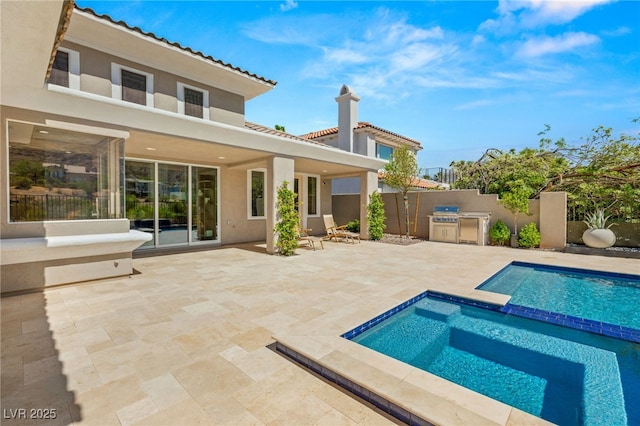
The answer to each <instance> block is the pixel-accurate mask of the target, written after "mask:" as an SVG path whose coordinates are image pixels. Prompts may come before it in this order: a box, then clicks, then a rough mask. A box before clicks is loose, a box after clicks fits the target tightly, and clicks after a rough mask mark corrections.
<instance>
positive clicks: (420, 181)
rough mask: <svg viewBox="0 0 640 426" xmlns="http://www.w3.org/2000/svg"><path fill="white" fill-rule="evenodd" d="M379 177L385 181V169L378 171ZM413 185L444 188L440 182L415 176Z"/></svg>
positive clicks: (416, 186) (426, 187)
mask: <svg viewBox="0 0 640 426" xmlns="http://www.w3.org/2000/svg"><path fill="white" fill-rule="evenodd" d="M378 179H380V180H381V181H383V182H384V170H381V171H379V172H378ZM411 185H412V186H413V187H415V188H425V189H444V188H443V187H442V185H440V184H439V183H438V182H435V181H432V180H429V179H423V178H419V177H414V178H413V181H412V182H411Z"/></svg>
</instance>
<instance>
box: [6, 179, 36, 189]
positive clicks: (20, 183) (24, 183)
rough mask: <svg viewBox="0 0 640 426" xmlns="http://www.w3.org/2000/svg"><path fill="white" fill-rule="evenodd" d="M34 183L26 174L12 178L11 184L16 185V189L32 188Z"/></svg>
mask: <svg viewBox="0 0 640 426" xmlns="http://www.w3.org/2000/svg"><path fill="white" fill-rule="evenodd" d="M12 177H13V176H12ZM32 183H33V182H32V181H31V179H29V178H28V177H25V176H16V177H14V178H13V179H11V185H14V186H15V187H16V189H31V184H32Z"/></svg>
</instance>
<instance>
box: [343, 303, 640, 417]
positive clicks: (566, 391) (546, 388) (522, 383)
mask: <svg viewBox="0 0 640 426" xmlns="http://www.w3.org/2000/svg"><path fill="white" fill-rule="evenodd" d="M415 300H418V301H415ZM413 301H414V302H413V303H411V304H409V305H406V304H403V305H401V306H400V307H398V308H399V312H395V311H396V310H398V308H396V309H394V310H393V311H392V313H391V314H390V315H387V314H386V313H385V314H383V315H382V316H380V317H378V318H380V319H383V320H382V321H381V322H379V323H378V324H377V325H372V326H370V323H371V322H368V323H367V325H366V326H361V327H359V328H356V329H354V330H352V331H350V332H349V333H345V335H343V337H346V338H350V339H351V340H353V341H355V342H357V343H359V344H361V345H363V346H366V347H369V348H371V349H373V350H376V351H378V352H381V353H384V354H386V355H388V356H391V357H393V358H396V359H398V360H400V361H403V362H405V363H408V364H410V365H413V366H415V367H418V368H421V369H423V370H425V371H428V372H430V373H432V374H435V375H438V376H440V377H443V378H445V379H447V380H450V381H452V382H455V383H458V384H460V385H462V386H464V387H466V388H469V389H472V390H474V391H476V392H479V393H482V394H484V395H487V396H489V397H491V398H494V399H497V400H499V401H502V402H504V403H506V404H509V405H511V406H514V407H517V408H519V409H521V410H523V411H527V412H529V413H531V414H534V415H536V416H539V417H542V418H544V419H546V420H549V421H552V422H554V423H557V424H561V425H565V424H566V425H574V424H584V425H601V424H607V425H616V424H620V425H623V424H640V406H638V404H633V405H635V406H633V405H632V402H635V401H638V400H640V344H637V343H632V342H626V341H622V340H617V339H613V338H610V337H606V336H599V335H595V334H591V333H585V332H583V331H578V330H571V329H567V328H565V327H560V326H557V325H553V324H548V323H542V322H538V321H532V320H529V319H526V318H521V317H515V316H511V315H505V314H503V313H500V312H499V311H497V309H498V308H499V307H497V306H496V307H493V309H494V310H488V309H481V308H476V307H472V306H467V305H464V304H458V303H451V302H444V301H442V300H437V299H432V298H431V297H428V294H427V292H425V293H423V294H422V295H420V296H419V297H416V298H414V299H413ZM368 327H370V328H368Z"/></svg>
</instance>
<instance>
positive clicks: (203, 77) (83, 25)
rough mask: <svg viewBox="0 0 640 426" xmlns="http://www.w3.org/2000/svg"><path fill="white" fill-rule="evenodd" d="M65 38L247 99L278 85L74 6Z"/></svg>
mask: <svg viewBox="0 0 640 426" xmlns="http://www.w3.org/2000/svg"><path fill="white" fill-rule="evenodd" d="M65 40H68V41H70V42H73V43H77V44H79V45H83V46H86V47H89V48H93V49H95V50H98V51H101V52H104V53H107V54H110V55H113V56H116V57H120V58H124V59H127V60H129V61H132V62H135V63H139V64H142V65H146V66H149V67H152V68H156V69H159V70H162V71H165V72H169V73H172V74H176V75H179V76H181V77H184V78H188V79H190V80H193V81H197V82H201V83H203V84H206V85H210V86H213V87H218V88H220V89H222V90H226V91H229V92H232V93H236V94H239V95H241V96H243V97H244V98H245V100H249V99H252V98H254V97H256V96H259V95H261V94H263V93H266V92H268V91H269V90H271V89H273V88H274V87H275V83H271V82H268V81H266V80H263V79H261V78H259V77H254V76H253V75H250V74H248V73H244V72H240V71H237V70H235V69H233V68H231V67H229V66H225V65H222V64H219V63H217V62H214V61H211V60H208V59H206V58H205V57H203V56H200V55H197V54H194V53H191V52H189V51H187V50H185V49H183V48H180V47H177V46H174V45H172V44H169V43H167V42H165V41H163V40H160V39H157V38H154V37H152V36H150V35H145V34H142V33H139V32H137V31H132V30H130V29H128V28H126V27H125V26H123V25H119V24H117V23H113V22H110V21H109V20H107V19H105V18H101V17H98V16H95V15H93V14H91V13H88V12H85V11H82V10H79V9H77V8H75V9H73V15H72V18H71V24H70V25H69V28H68V30H67V33H66V36H65ZM125 41H126V42H125ZM176 64H179V66H176Z"/></svg>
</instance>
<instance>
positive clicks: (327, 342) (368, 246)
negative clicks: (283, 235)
mask: <svg viewBox="0 0 640 426" xmlns="http://www.w3.org/2000/svg"><path fill="white" fill-rule="evenodd" d="M324 246H325V249H324V250H316V251H312V250H309V249H304V248H302V249H299V250H298V255H296V256H293V257H289V258H284V257H278V256H269V255H266V254H264V253H262V252H261V248H262V247H263V246H261V245H259V244H257V245H254V244H246V245H239V246H234V247H224V248H220V249H215V250H210V251H201V252H193V253H183V254H176V255H168V256H156V257H149V258H142V259H136V260H135V261H134V267H135V269H136V274H134V275H132V276H131V277H124V278H119V279H110V280H101V281H93V282H88V283H81V284H77V285H70V286H63V287H57V288H51V289H47V290H46V291H44V292H41V293H32V294H25V295H20V296H11V297H4V298H2V299H1V302H0V303H1V314H2V318H1V320H2V360H1V362H2V363H1V367H2V369H1V373H2V383H1V392H2V393H1V396H2V398H1V400H2V402H1V405H2V407H1V408H2V413H3V418H2V424H6V425H14V424H16V425H17V424H39V425H40V424H51V425H61V424H96V425H108V424H114V425H164V424H166V425H176V424H184V425H196V424H216V425H243V424H247V425H269V424H273V425H285V424H291V425H301V424H305V425H307V424H308V425H315V424H317V425H342V424H344V425H354V424H363V425H378V424H380V425H384V424H393V423H397V421H396V420H394V419H392V418H390V417H388V416H386V415H385V414H383V413H381V412H379V411H378V410H374V409H372V408H371V407H370V406H369V405H368V404H365V403H363V402H361V401H359V400H357V399H354V398H353V397H351V396H350V395H348V394H346V393H344V392H342V391H341V390H339V389H338V388H336V387H335V386H333V385H332V384H330V383H327V382H325V381H323V380H321V379H319V378H317V377H316V376H314V375H313V374H311V373H309V372H307V371H305V370H303V369H301V368H300V367H298V366H297V365H295V364H292V363H291V362H289V361H288V360H287V359H285V358H283V357H282V356H281V355H279V354H277V353H275V352H273V351H272V350H271V349H270V348H268V346H269V345H270V344H272V343H273V342H274V336H287V337H288V338H291V339H294V340H295V339H297V340H298V341H300V342H302V344H305V342H307V343H308V345H309V350H310V351H312V352H316V353H317V354H318V355H319V356H323V355H327V354H330V356H329V357H327V358H328V359H329V358H332V357H333V358H336V357H337V356H336V355H339V354H337V353H332V350H334V349H335V346H336V344H335V342H336V340H335V338H336V336H338V335H339V334H341V333H343V332H345V331H347V330H349V329H350V328H352V327H355V326H357V325H359V324H361V323H362V322H364V321H365V320H367V319H370V318H372V317H374V316H376V315H378V314H380V313H381V312H384V311H386V310H388V309H389V308H391V307H393V306H395V305H397V304H399V303H401V302H403V301H405V300H407V299H408V298H410V297H412V296H415V295H416V294H419V293H421V292H422V291H424V290H425V289H427V288H429V289H436V290H438V289H439V290H442V291H448V292H454V293H458V294H461V295H465V294H471V293H473V291H474V290H473V288H474V287H475V286H477V285H478V284H480V283H481V282H482V281H484V280H485V279H486V278H488V277H489V276H491V275H492V274H493V273H495V272H497V271H498V270H499V269H501V268H502V267H504V266H505V265H506V264H507V263H509V262H510V261H512V260H521V261H528V262H535V263H546V264H553V265H562V266H571V267H581V268H588V269H600V270H607V271H615V272H625V273H634V274H638V273H640V265H639V264H638V262H637V260H631V259H619V258H604V257H597V256H584V255H572V254H564V253H558V252H552V251H532V250H513V249H509V248H498V247H476V246H468V245H455V244H443V243H431V242H424V243H420V244H415V245H410V246H394V245H385V244H380V243H372V242H367V241H363V242H362V244H355V245H353V244H345V243H334V242H326V243H325V244H324ZM305 336H313V338H312V339H311V338H309V339H306V338H305ZM363 349H365V348H363ZM363 354H364V355H363V357H362V358H369V355H368V354H366V353H365V352H363ZM337 358H339V357H337ZM371 358H372V359H375V358H376V357H375V355H372V356H371ZM339 361H340V362H342V361H343V360H339ZM389 371H390V372H389V373H388V374H389V375H390V376H393V375H394V374H395V375H400V374H401V373H402V371H404V370H403V367H402V366H398V368H397V369H396V370H393V369H390V370H389ZM394 371H395V372H394ZM424 374H427V373H424ZM394 377H395V376H394ZM416 377H422V376H421V375H419V374H418V375H417V376H416V373H412V374H411V375H409V376H408V380H409V381H411V380H413V381H416V380H422V379H416ZM394 380H395V379H394ZM398 380H399V379H398ZM440 380H441V379H440ZM441 382H442V381H441ZM434 383H438V381H437V380H436V381H434ZM384 385H385V386H386V384H384ZM448 386H450V384H448V383H443V384H442V389H441V393H442V394H443V395H445V394H446V392H445V389H448ZM435 393H438V392H435ZM474 404H475V405H482V403H481V402H480V403H477V402H470V403H469V406H474ZM428 406H430V404H425V407H428ZM23 409H24V410H25V411H22V410H23ZM52 410H55V419H43V418H42V417H46V416H48V417H53V411H52ZM445 414H446V413H445ZM520 414H521V413H518V412H515V411H514V412H513V413H512V414H511V419H512V420H511V422H513V421H514V420H513V419H517V418H519V417H518V416H520ZM451 416H452V418H453V417H455V413H452V414H451ZM495 417H496V418H502V417H508V413H507V415H506V416H502V415H496V416H495ZM443 418H447V417H446V415H445V417H443ZM504 423H508V422H504Z"/></svg>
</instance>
